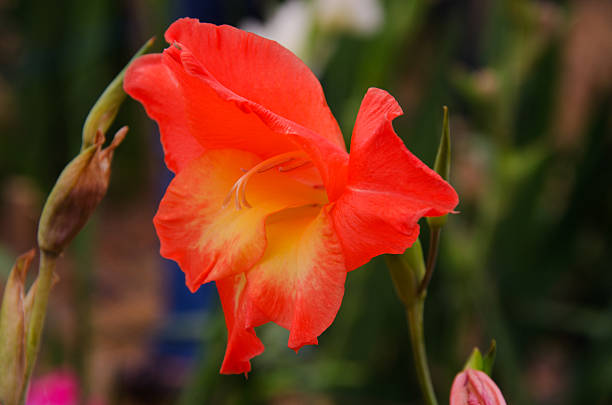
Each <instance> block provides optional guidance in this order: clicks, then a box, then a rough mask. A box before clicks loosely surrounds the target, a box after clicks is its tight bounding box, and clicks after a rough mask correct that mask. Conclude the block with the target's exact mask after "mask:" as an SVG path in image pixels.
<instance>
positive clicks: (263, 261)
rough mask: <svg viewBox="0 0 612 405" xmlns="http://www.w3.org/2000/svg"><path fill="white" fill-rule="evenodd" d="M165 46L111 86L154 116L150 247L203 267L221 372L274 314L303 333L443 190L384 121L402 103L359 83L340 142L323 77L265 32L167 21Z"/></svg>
mask: <svg viewBox="0 0 612 405" xmlns="http://www.w3.org/2000/svg"><path fill="white" fill-rule="evenodd" d="M165 37H166V40H167V41H168V43H170V44H172V45H171V46H170V47H169V48H167V49H166V50H165V51H164V52H163V54H157V55H146V56H143V57H141V58H139V59H138V60H136V61H135V62H134V63H133V64H132V65H131V67H130V68H129V69H128V71H127V74H126V76H125V84H124V86H125V90H126V91H127V92H128V93H129V94H130V95H131V96H132V97H134V98H135V99H137V100H139V101H140V102H141V103H142V104H143V105H144V107H145V109H146V111H147V113H148V114H149V116H150V117H151V118H153V119H154V120H156V121H157V123H158V124H159V127H160V130H161V141H162V144H163V147H164V151H165V160H166V164H167V166H168V168H169V169H170V170H172V171H173V172H174V173H175V174H176V176H175V178H174V180H173V181H172V183H171V184H170V186H169V187H168V190H167V191H166V194H165V196H164V198H163V200H162V202H161V204H160V206H159V210H158V212H157V215H156V216H155V219H154V223H155V227H156V229H157V233H158V236H159V239H160V242H161V254H162V255H163V256H164V257H167V258H170V259H173V260H175V261H176V262H178V264H179V265H180V267H181V269H182V270H183V271H184V272H185V276H186V282H187V286H188V287H189V288H190V289H191V290H192V291H195V290H197V289H198V287H199V286H200V285H202V284H204V283H207V282H209V281H215V282H216V285H217V289H218V290H219V295H220V297H221V303H222V305H223V310H224V313H225V320H226V323H227V328H228V330H229V338H228V344H227V350H226V353H225V359H224V361H223V365H222V367H221V372H222V373H243V372H248V371H249V370H250V369H251V364H250V359H251V358H253V357H254V356H256V355H258V354H260V353H261V352H262V351H263V345H262V343H261V341H260V340H259V339H258V338H257V336H256V335H255V330H254V328H255V327H257V326H259V325H262V324H264V323H266V322H270V321H272V322H275V323H277V324H278V325H280V326H282V327H284V328H287V329H288V330H289V331H290V335H289V347H290V348H292V349H294V350H296V351H297V350H298V349H299V348H301V347H302V346H303V345H306V344H316V343H317V337H318V336H319V335H320V334H321V333H322V332H323V331H324V330H325V329H327V327H328V326H329V325H330V324H331V323H332V321H333V319H334V317H335V316H336V313H337V312H338V308H339V307H340V302H341V300H342V295H343V293H344V282H345V279H346V273H347V271H349V270H352V269H355V268H356V267H359V266H361V265H362V264H364V263H366V262H367V261H368V260H370V259H371V258H372V257H374V256H376V255H379V254H381V253H402V252H403V251H404V250H405V249H406V248H407V247H409V246H411V245H412V243H413V242H414V241H415V239H416V238H417V236H418V233H419V227H418V225H417V221H418V220H419V218H421V217H423V216H439V215H443V214H446V213H448V212H450V211H452V209H453V208H454V207H455V206H456V204H457V194H456V193H455V191H454V190H453V189H452V188H451V187H450V186H449V185H448V184H447V183H446V182H445V181H443V180H442V179H441V178H440V177H439V176H438V175H437V174H436V173H435V172H433V171H432V170H430V169H429V168H428V167H427V166H426V165H425V164H423V163H422V162H420V161H419V160H418V159H417V158H416V157H415V156H413V155H412V154H411V153H410V152H409V151H408V150H407V149H406V148H405V146H404V144H403V143H402V141H401V140H400V139H399V138H398V137H397V136H396V135H395V133H394V132H393V127H392V126H391V121H392V120H393V119H394V118H395V117H397V116H398V115H400V114H401V113H402V111H401V109H400V107H399V105H398V104H397V102H396V101H395V99H393V97H391V96H390V95H389V94H388V93H386V92H385V91H383V90H379V89H370V90H369V91H368V92H367V94H366V96H365V98H364V100H363V103H362V105H361V109H360V111H359V114H358V116H357V122H356V124H355V130H354V132H353V139H352V144H351V154H350V156H349V154H348V153H347V151H346V147H345V145H344V142H343V138H342V134H341V133H340V129H339V128H338V124H337V123H336V120H335V119H334V117H333V116H332V114H331V112H330V110H329V108H328V107H327V104H326V102H325V97H324V95H323V91H322V89H321V85H320V84H319V82H318V81H317V79H316V78H315V76H314V75H313V74H312V72H311V71H310V70H309V69H308V68H307V67H306V66H305V65H304V64H303V63H302V62H301V61H300V60H299V59H298V58H297V57H295V56H294V55H293V54H292V53H291V52H289V51H288V50H286V49H285V48H283V47H282V46H280V45H279V44H277V43H276V42H273V41H270V40H267V39H264V38H261V37H259V36H257V35H254V34H250V33H247V32H244V31H241V30H238V29H236V28H233V27H229V26H220V27H218V26H215V25H211V24H201V23H199V22H198V21H197V20H193V19H181V20H178V21H176V22H175V23H174V24H172V26H170V28H169V29H168V31H166V35H165Z"/></svg>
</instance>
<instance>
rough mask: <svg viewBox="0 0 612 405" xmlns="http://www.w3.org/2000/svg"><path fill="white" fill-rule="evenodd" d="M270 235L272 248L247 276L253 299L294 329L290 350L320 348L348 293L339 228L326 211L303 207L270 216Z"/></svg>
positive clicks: (286, 325) (268, 229) (274, 316)
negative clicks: (322, 335)
mask: <svg viewBox="0 0 612 405" xmlns="http://www.w3.org/2000/svg"><path fill="white" fill-rule="evenodd" d="M266 234H267V236H268V248H267V249H266V252H265V254H264V256H263V257H262V259H261V260H260V261H259V263H258V264H257V266H255V267H254V268H253V269H252V270H251V271H249V272H248V273H247V287H246V288H247V291H248V297H249V299H250V300H251V301H252V302H253V303H254V305H255V306H257V307H258V308H259V309H260V310H261V312H262V313H263V314H265V315H266V316H267V317H268V318H269V320H271V321H273V322H275V323H277V324H279V325H281V326H283V327H284V328H287V329H289V330H290V335H289V347H290V348H292V349H294V350H298V349H299V348H300V347H302V346H303V345H305V344H316V343H317V337H318V336H319V335H320V334H321V333H322V332H323V331H324V330H325V329H327V328H328V327H329V325H330V324H331V323H332V321H333V320H334V318H335V316H336V314H337V313H338V309H339V308H340V303H341V301H342V296H343V294H344V282H345V279H346V270H345V265H344V257H343V253H342V247H341V245H340V242H339V240H338V238H337V237H336V235H335V233H334V230H333V226H332V224H331V222H330V220H329V218H328V215H327V213H326V212H325V209H323V210H322V209H321V208H320V207H301V208H296V209H289V210H285V211H282V212H279V213H277V214H273V215H271V216H270V217H268V219H267V221H266Z"/></svg>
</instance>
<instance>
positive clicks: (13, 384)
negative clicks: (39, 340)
mask: <svg viewBox="0 0 612 405" xmlns="http://www.w3.org/2000/svg"><path fill="white" fill-rule="evenodd" d="M33 258H34V249H32V250H30V251H29V252H28V253H25V254H23V255H21V256H19V257H18V258H17V260H16V262H15V265H14V266H13V270H11V274H10V275H9V278H8V281H7V283H6V286H5V288H4V295H3V298H2V308H1V309H0V403H2V404H6V405H9V404H17V403H18V401H19V395H20V393H21V387H22V386H23V384H24V381H25V371H26V330H27V318H28V315H29V314H28V312H29V311H28V310H27V309H26V306H25V301H26V299H25V279H26V273H27V271H28V268H29V267H30V262H31V261H32V259H33Z"/></svg>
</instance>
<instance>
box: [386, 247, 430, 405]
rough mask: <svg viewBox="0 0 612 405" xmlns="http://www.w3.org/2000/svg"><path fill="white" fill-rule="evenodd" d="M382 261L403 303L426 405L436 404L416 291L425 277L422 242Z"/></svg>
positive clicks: (420, 302) (420, 296)
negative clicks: (384, 262) (384, 261)
mask: <svg viewBox="0 0 612 405" xmlns="http://www.w3.org/2000/svg"><path fill="white" fill-rule="evenodd" d="M385 260H386V262H387V266H388V267H389V271H390V272H391V278H392V279H393V284H394V286H395V290H396V292H397V294H398V297H399V298H400V300H401V301H402V303H403V304H404V308H405V311H406V320H407V321H408V327H409V329H410V344H411V346H412V354H413V359H414V366H415V370H416V373H417V378H418V380H419V385H420V387H421V392H422V394H423V397H424V399H425V403H426V404H427V405H437V404H438V400H437V399H436V393H435V391H434V388H433V383H432V380H431V373H430V371H429V363H428V361H427V350H426V348H425V333H424V327H423V310H424V307H425V295H424V294H419V293H418V289H419V285H420V284H421V283H422V280H423V279H424V277H425V274H426V270H425V264H424V263H425V262H424V260H423V249H422V248H421V242H420V241H419V240H418V239H417V240H416V242H415V243H414V245H413V246H412V247H410V248H408V249H407V250H406V252H404V254H402V255H385Z"/></svg>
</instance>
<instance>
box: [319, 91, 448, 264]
mask: <svg viewBox="0 0 612 405" xmlns="http://www.w3.org/2000/svg"><path fill="white" fill-rule="evenodd" d="M401 114H402V110H401V108H400V106H399V105H398V104H397V102H396V101H395V99H394V98H393V97H392V96H391V95H390V94H388V93H387V92H385V91H383V90H380V89H375V88H371V89H369V90H368V92H367V94H366V95H365V97H364V99H363V102H362V103H361V108H360V110H359V114H358V115H357V121H356V122H355V129H354V131H353V138H352V143H351V155H350V160H349V164H348V180H347V186H346V189H345V190H344V192H343V193H342V195H341V196H340V198H339V199H338V200H337V201H336V203H335V205H334V206H333V208H332V210H331V216H332V219H333V221H334V226H335V228H336V231H337V233H338V236H339V237H340V241H341V242H342V246H343V248H344V252H345V255H346V260H347V268H348V269H349V270H352V269H354V268H357V267H359V266H361V265H363V264H365V263H366V262H367V261H368V260H370V259H371V258H372V257H374V256H377V255H379V254H382V253H402V252H403V251H404V250H405V249H406V248H408V247H409V246H411V245H412V244H413V243H414V241H415V240H416V238H417V237H418V234H419V227H418V224H417V221H418V220H419V218H421V217H423V216H439V215H444V214H447V213H449V212H451V211H452V210H453V208H455V206H456V205H457V202H458V197H457V193H456V192H455V190H453V188H452V187H451V186H450V185H449V184H448V183H447V182H445V181H444V180H442V178H441V177H440V176H438V174H437V173H436V172H434V171H433V170H431V169H430V168H429V167H427V166H426V165H425V164H424V163H423V162H421V161H420V160H419V159H418V158H417V157H415V156H414V155H413V154H412V153H410V152H409V151H408V149H406V147H405V146H404V143H403V142H402V141H401V139H399V138H398V137H397V135H396V134H395V132H394V131H393V126H392V125H391V121H392V120H393V119H394V118H395V117H397V116H399V115H401Z"/></svg>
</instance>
